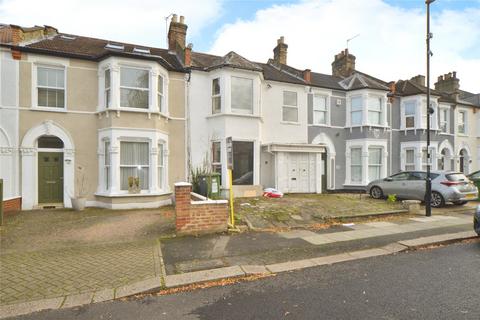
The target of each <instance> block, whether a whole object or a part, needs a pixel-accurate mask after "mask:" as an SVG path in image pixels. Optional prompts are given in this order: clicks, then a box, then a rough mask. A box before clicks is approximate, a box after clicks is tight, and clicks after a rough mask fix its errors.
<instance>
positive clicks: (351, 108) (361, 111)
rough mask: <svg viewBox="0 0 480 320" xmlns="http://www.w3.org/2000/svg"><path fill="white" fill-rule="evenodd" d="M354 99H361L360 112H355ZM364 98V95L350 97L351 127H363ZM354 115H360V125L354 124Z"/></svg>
mask: <svg viewBox="0 0 480 320" xmlns="http://www.w3.org/2000/svg"><path fill="white" fill-rule="evenodd" d="M354 99H360V109H358V110H353V103H352V102H353V100H354ZM356 108H357V107H356ZM364 111H365V110H364V96H363V95H354V96H351V97H350V110H349V112H350V126H351V127H360V126H363V124H364V121H363V112H364ZM354 113H360V123H353V117H352V115H353V114H354Z"/></svg>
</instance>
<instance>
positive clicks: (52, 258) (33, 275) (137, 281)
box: [0, 213, 474, 317]
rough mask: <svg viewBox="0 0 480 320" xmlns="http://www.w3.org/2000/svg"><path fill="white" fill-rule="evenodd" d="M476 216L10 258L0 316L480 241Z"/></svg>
mask: <svg viewBox="0 0 480 320" xmlns="http://www.w3.org/2000/svg"><path fill="white" fill-rule="evenodd" d="M471 230H472V214H471V213H453V214H449V215H437V216H433V217H429V218H426V217H407V218H405V217H404V218H402V217H398V218H396V219H389V220H388V221H374V222H366V223H355V224H344V225H335V226H332V227H331V228H326V229H320V230H314V229H310V230H308V229H301V230H300V229H299V230H289V231H282V232H262V233H260V232H247V233H241V234H217V235H210V236H203V237H178V238H172V239H164V240H162V241H161V242H159V241H154V242H149V241H144V242H138V243H117V244H112V245H110V246H105V247H104V248H103V249H102V250H99V247H98V246H96V247H95V249H92V250H91V251H89V250H88V249H87V248H82V249H78V252H76V251H75V250H72V249H68V248H64V249H62V250H64V251H63V254H59V251H55V252H52V253H51V255H49V253H48V252H42V254H39V253H38V252H34V253H32V254H28V253H24V254H23V255H19V254H5V255H4V254H2V255H1V256H0V258H1V262H2V265H1V272H0V280H1V283H2V286H1V287H2V288H1V289H0V290H1V291H0V292H1V294H2V305H0V317H7V316H14V315H19V314H26V313H30V312H34V311H38V310H42V309H57V308H68V307H75V306H79V305H84V304H88V303H91V302H101V301H106V300H111V299H114V298H121V297H126V296H130V295H134V294H137V293H141V292H145V291H151V290H158V289H159V288H173V287H178V286H184V285H189V284H195V283H199V282H206V281H215V280H219V279H226V278H232V277H233V278H236V277H245V276H249V275H252V274H254V275H257V274H275V273H278V272H284V271H291V270H298V269H303V268H309V267H315V266H321V265H325V264H332V263H338V262H344V261H350V260H356V259H363V258H368V257H372V256H380V255H390V254H392V253H396V252H400V251H404V250H406V249H409V248H412V247H417V246H422V245H427V244H431V243H438V242H445V241H451V240H455V239H464V238H470V237H473V236H474V233H473V231H471Z"/></svg>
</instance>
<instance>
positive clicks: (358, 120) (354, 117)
mask: <svg viewBox="0 0 480 320" xmlns="http://www.w3.org/2000/svg"><path fill="white" fill-rule="evenodd" d="M362 101H363V99H362V97H361V96H357V97H352V99H351V108H350V123H351V125H352V126H360V125H362V122H363V121H362V120H363V102H362Z"/></svg>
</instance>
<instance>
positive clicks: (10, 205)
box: [3, 197, 22, 213]
mask: <svg viewBox="0 0 480 320" xmlns="http://www.w3.org/2000/svg"><path fill="white" fill-rule="evenodd" d="M20 210H22V198H21V197H19V198H13V199H9V200H4V201H3V212H5V213H7V212H14V211H20Z"/></svg>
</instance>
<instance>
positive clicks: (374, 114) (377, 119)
mask: <svg viewBox="0 0 480 320" xmlns="http://www.w3.org/2000/svg"><path fill="white" fill-rule="evenodd" d="M367 107H368V123H369V124H373V125H381V124H382V122H383V121H382V98H380V97H370V98H368V106H367Z"/></svg>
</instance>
